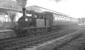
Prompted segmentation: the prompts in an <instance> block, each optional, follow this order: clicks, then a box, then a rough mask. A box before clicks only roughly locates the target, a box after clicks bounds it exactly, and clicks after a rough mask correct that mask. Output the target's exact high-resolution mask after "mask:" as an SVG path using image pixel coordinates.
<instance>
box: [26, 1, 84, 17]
mask: <svg viewBox="0 0 85 50" xmlns="http://www.w3.org/2000/svg"><path fill="white" fill-rule="evenodd" d="M31 5H38V6H41V7H44V8H48V9H51V10H55V11H56V12H61V13H63V14H66V15H68V16H70V17H74V18H81V17H85V0H61V1H58V2H55V1H54V0H28V1H27V5H26V7H27V6H31Z"/></svg>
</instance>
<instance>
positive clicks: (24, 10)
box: [22, 8, 26, 16]
mask: <svg viewBox="0 0 85 50" xmlns="http://www.w3.org/2000/svg"><path fill="white" fill-rule="evenodd" d="M22 12H23V16H25V15H26V8H22Z"/></svg>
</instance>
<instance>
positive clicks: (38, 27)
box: [14, 8, 53, 37]
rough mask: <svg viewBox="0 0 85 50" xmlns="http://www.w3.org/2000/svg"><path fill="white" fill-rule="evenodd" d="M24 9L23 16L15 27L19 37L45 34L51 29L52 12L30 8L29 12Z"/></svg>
mask: <svg viewBox="0 0 85 50" xmlns="http://www.w3.org/2000/svg"><path fill="white" fill-rule="evenodd" d="M27 13H28V14H29V16H27V15H26V9H25V8H24V9H23V16H22V17H21V18H20V19H19V20H18V22H17V23H18V25H17V26H15V27H14V30H15V32H16V34H17V36H18V37H22V36H27V35H36V34H38V33H39V34H41V33H42V34H44V33H46V32H49V31H51V27H52V23H53V14H52V13H51V12H41V13H39V12H35V11H33V10H30V11H28V12H27Z"/></svg>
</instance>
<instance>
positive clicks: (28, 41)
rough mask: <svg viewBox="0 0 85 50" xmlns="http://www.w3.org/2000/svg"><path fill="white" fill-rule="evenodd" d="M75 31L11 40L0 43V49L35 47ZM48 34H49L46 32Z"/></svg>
mask: <svg viewBox="0 0 85 50" xmlns="http://www.w3.org/2000/svg"><path fill="white" fill-rule="evenodd" d="M74 31H76V30H70V29H68V30H62V31H60V32H56V31H55V32H51V33H50V34H48V35H43V36H36V37H32V38H29V37H22V38H13V39H7V40H2V41H0V48H1V49H2V50H11V49H16V48H24V47H30V46H36V45H37V44H40V43H44V42H46V41H49V40H52V39H55V38H58V37H60V36H63V35H66V34H69V33H72V32H74ZM48 33H49V32H48Z"/></svg>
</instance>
